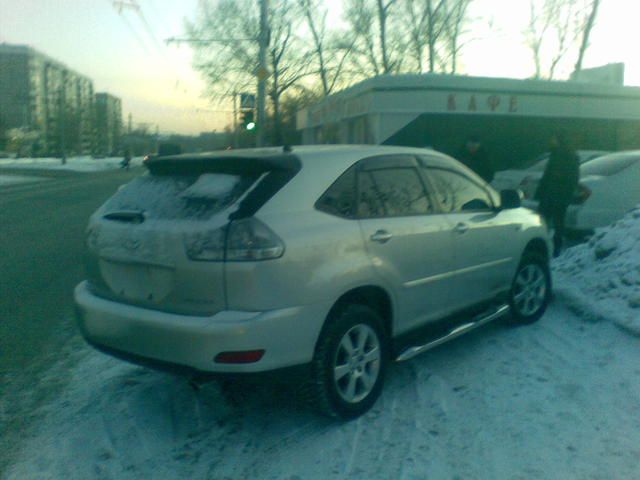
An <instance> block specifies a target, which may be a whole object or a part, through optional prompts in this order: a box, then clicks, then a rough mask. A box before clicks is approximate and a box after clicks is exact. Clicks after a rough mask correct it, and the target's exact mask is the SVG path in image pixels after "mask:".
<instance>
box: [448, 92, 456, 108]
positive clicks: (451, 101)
mask: <svg viewBox="0 0 640 480" xmlns="http://www.w3.org/2000/svg"><path fill="white" fill-rule="evenodd" d="M447 110H450V111H455V110H456V96H455V95H454V94H453V93H450V94H449V98H448V99H447Z"/></svg>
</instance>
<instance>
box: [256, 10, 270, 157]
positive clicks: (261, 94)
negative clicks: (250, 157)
mask: <svg viewBox="0 0 640 480" xmlns="http://www.w3.org/2000/svg"><path fill="white" fill-rule="evenodd" d="M268 2H269V0H260V38H259V42H260V53H259V55H258V63H259V66H258V75H257V77H258V95H257V96H258V98H257V103H258V105H257V107H258V119H257V120H258V128H257V131H256V146H258V147H263V146H264V130H265V128H264V127H265V104H266V98H265V96H266V90H267V77H268V76H269V72H268V70H267V48H268V46H269V26H268V25H269V24H268V21H267V15H268V9H269V4H268Z"/></svg>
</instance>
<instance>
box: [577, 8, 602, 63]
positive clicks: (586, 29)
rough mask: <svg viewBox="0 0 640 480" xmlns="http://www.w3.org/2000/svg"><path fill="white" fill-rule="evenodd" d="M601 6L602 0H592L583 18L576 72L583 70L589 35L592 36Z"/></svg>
mask: <svg viewBox="0 0 640 480" xmlns="http://www.w3.org/2000/svg"><path fill="white" fill-rule="evenodd" d="M599 6H600V0H591V2H590V5H589V7H590V8H588V9H587V10H586V14H585V15H584V17H583V19H584V21H583V27H582V39H581V41H580V47H579V49H578V60H577V61H576V65H575V67H574V72H579V71H580V70H582V61H583V60H584V55H585V53H586V51H587V49H588V48H589V37H590V36H591V30H592V29H593V26H594V25H595V23H596V17H597V16H598V7H599Z"/></svg>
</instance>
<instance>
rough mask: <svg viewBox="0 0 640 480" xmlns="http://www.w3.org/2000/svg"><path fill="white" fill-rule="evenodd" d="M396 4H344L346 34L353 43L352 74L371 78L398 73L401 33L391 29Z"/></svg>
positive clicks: (362, 0)
mask: <svg viewBox="0 0 640 480" xmlns="http://www.w3.org/2000/svg"><path fill="white" fill-rule="evenodd" d="M397 1H398V0H386V1H385V0H347V1H346V6H345V7H346V8H345V18H346V21H347V23H348V25H349V31H348V32H347V34H348V35H349V36H350V37H351V38H352V39H353V50H352V55H351V56H350V60H351V63H352V67H353V70H354V72H353V73H356V74H359V75H362V76H371V75H382V74H387V73H394V72H398V71H399V70H400V68H401V66H402V60H403V58H402V53H403V52H402V48H401V46H402V41H401V39H402V32H401V31H400V30H401V29H400V28H393V25H392V21H393V20H394V17H393V15H394V14H395V8H394V6H395V4H396V3H397ZM390 27H392V28H390Z"/></svg>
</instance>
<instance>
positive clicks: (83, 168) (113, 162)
mask: <svg viewBox="0 0 640 480" xmlns="http://www.w3.org/2000/svg"><path fill="white" fill-rule="evenodd" d="M142 159H143V157H134V158H132V159H131V166H132V167H133V166H139V165H142ZM121 161H122V157H111V158H93V157H90V156H80V157H69V158H67V163H66V164H65V165H62V161H61V160H60V159H59V158H2V159H0V168H33V169H47V170H71V171H75V172H99V171H103V170H114V169H117V168H120V162H121Z"/></svg>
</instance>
